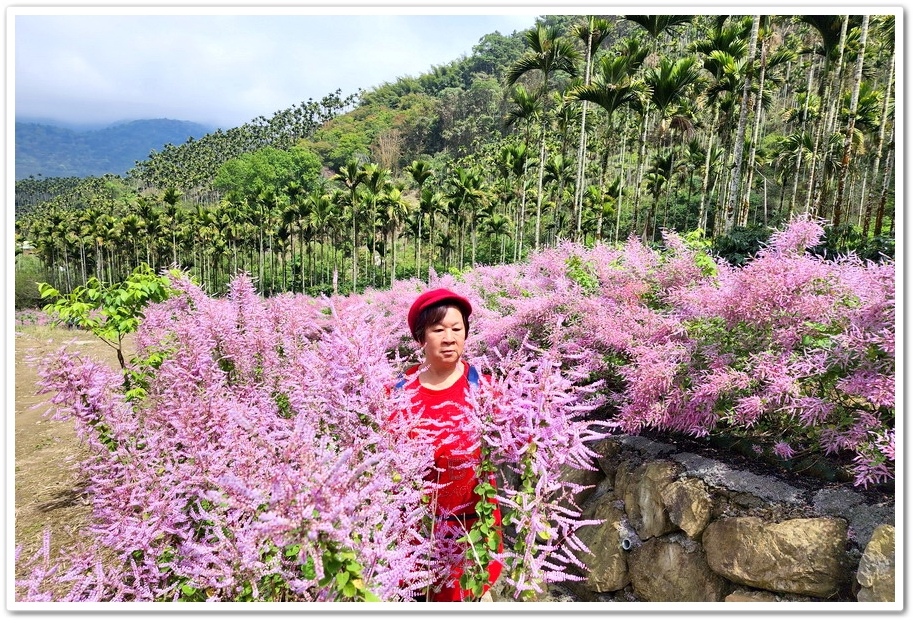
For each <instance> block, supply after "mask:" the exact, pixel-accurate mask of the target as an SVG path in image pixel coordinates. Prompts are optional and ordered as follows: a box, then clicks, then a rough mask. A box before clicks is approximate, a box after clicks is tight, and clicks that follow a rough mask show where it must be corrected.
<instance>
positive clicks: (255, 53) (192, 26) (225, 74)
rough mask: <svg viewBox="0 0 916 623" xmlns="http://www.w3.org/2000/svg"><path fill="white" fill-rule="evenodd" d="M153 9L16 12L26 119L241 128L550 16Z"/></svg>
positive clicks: (389, 78)
mask: <svg viewBox="0 0 916 623" xmlns="http://www.w3.org/2000/svg"><path fill="white" fill-rule="evenodd" d="M26 10H27V11H30V12H33V11H36V10H37V9H34V8H30V9H26ZM69 10H71V11H73V10H76V9H69ZM81 10H82V12H84V13H85V12H86V11H91V9H81ZM147 10H149V9H147ZM152 10H153V11H158V12H159V13H160V14H158V15H150V14H140V13H139V12H138V11H140V10H139V9H134V10H133V12H132V13H131V14H126V15H102V14H95V15H93V14H83V15H78V14H59V13H60V12H61V11H60V9H58V10H57V11H56V12H57V13H58V14H55V10H54V9H44V10H43V11H47V13H45V14H41V15H25V14H17V15H15V16H14V17H13V19H15V23H14V28H15V32H14V34H15V44H14V49H13V53H14V55H15V56H14V59H15V83H14V86H15V115H16V118H17V119H23V118H48V119H56V120H60V121H63V122H67V123H112V122H117V121H123V120H130V119H147V118H160V117H167V118H171V119H181V120H187V121H195V122H200V123H205V124H212V125H218V126H221V127H224V128H228V127H234V126H238V125H241V124H243V123H245V122H248V121H251V120H252V119H254V118H255V117H257V116H259V115H264V116H267V117H269V116H270V115H272V114H273V113H274V112H277V111H279V110H282V109H285V108H289V107H291V106H294V105H296V104H298V103H300V102H303V101H306V100H308V99H309V98H311V99H315V100H319V99H321V98H322V97H324V96H325V95H327V94H329V93H332V92H333V91H335V90H336V89H338V88H339V89H341V90H342V93H343V95H348V94H351V93H356V92H357V91H358V90H359V89H361V88H363V89H371V88H373V87H377V86H380V85H381V84H384V83H385V82H394V81H395V80H397V79H398V78H400V77H405V76H419V75H420V74H422V73H425V72H427V71H429V70H430V69H431V68H432V67H433V66H435V65H443V64H446V63H448V62H450V61H453V60H456V59H457V58H459V57H460V56H462V55H470V54H471V52H472V49H473V47H474V46H475V45H476V44H477V43H478V42H479V41H480V38H481V37H483V36H484V35H486V34H489V33H492V32H497V31H498V32H500V33H501V34H503V35H509V34H512V33H513V32H515V31H522V30H526V29H527V28H530V27H531V26H532V25H533V24H534V22H535V19H536V16H537V15H538V13H537V11H536V10H535V9H518V8H514V9H513V8H510V9H509V10H510V11H511V12H510V13H502V14H489V15H486V14H480V13H481V12H486V11H487V10H488V9H485V8H484V9H478V10H477V11H478V13H477V14H469V13H470V11H473V9H461V8H458V9H457V11H459V12H461V11H463V12H464V13H466V14H463V15H455V14H448V15H443V14H439V15H436V14H423V13H424V9H422V8H421V9H410V8H407V9H399V11H400V12H401V13H402V14H397V13H394V12H392V11H394V9H387V10H386V9H378V8H375V9H373V8H369V9H355V8H349V9H343V10H337V11H336V13H337V14H336V15H334V14H328V11H331V10H332V9H324V11H325V14H323V15H322V14H316V13H315V11H316V9H300V10H299V13H298V14H289V12H290V11H291V10H292V11H295V9H286V10H285V13H286V14H283V15H279V14H274V15H269V14H264V10H259V13H260V14H239V11H238V10H234V11H233V10H231V9H223V10H221V11H220V10H214V9H209V12H210V14H206V15H199V14H198V15H192V14H189V13H185V14H174V13H176V12H179V11H183V10H185V11H186V10H187V9H181V8H178V9H175V8H171V9H168V8H154V9H152ZM542 10H543V9H542ZM24 11H25V10H24ZM230 11H232V12H230ZM306 11H307V12H306ZM108 12H111V11H110V10H109V11H108ZM164 12H170V13H172V14H163V13H164ZM405 12H410V13H412V14H403V13H405ZM427 12H428V10H427ZM8 18H9V15H8Z"/></svg>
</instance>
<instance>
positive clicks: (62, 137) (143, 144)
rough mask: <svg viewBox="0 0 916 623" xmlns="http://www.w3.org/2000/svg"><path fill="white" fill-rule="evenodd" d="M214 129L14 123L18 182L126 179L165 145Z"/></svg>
mask: <svg viewBox="0 0 916 623" xmlns="http://www.w3.org/2000/svg"><path fill="white" fill-rule="evenodd" d="M212 130H213V128H211V127H207V126H204V125H201V124H199V123H193V122H190V121H177V120H175V119H144V120H140V121H130V122H128V123H120V124H116V125H112V126H109V127H106V128H102V129H98V130H87V131H76V130H71V129H68V128H62V127H56V126H54V125H49V124H42V123H24V122H18V121H17V122H16V179H17V180H23V179H27V178H29V177H91V176H95V177H98V176H102V175H105V174H108V173H114V174H119V175H123V174H126V173H127V172H128V171H130V170H131V169H132V168H134V166H136V164H137V162H138V161H140V160H145V159H146V158H148V157H149V155H150V152H152V151H153V150H155V149H160V148H161V147H162V145H165V144H167V143H183V142H185V141H187V140H188V139H193V138H200V137H202V136H204V135H206V134H207V133H209V132H211V131H212Z"/></svg>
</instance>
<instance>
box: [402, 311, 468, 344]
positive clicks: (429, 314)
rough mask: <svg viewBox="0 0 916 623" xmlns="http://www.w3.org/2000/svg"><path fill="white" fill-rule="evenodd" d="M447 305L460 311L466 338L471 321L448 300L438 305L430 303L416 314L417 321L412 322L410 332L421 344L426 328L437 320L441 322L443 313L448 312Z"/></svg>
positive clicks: (443, 316)
mask: <svg viewBox="0 0 916 623" xmlns="http://www.w3.org/2000/svg"><path fill="white" fill-rule="evenodd" d="M449 307H454V308H455V309H457V310H458V311H459V312H460V313H461V319H462V320H464V337H465V339H467V337H468V333H469V332H470V330H471V321H470V319H469V318H468V315H467V314H466V313H465V312H464V310H463V309H461V308H460V307H459V306H458V305H455V304H454V303H450V302H448V301H444V302H442V303H439V304H438V305H430V306H429V307H426V308H424V309H422V310H421V311H420V313H419V314H417V321H416V323H415V324H414V327H413V333H412V335H413V339H415V340H416V341H417V342H419V343H420V344H422V343H423V339H424V338H425V337H426V329H428V328H429V327H431V326H433V325H434V324H436V323H437V322H441V321H442V319H443V318H445V314H446V313H448V308H449Z"/></svg>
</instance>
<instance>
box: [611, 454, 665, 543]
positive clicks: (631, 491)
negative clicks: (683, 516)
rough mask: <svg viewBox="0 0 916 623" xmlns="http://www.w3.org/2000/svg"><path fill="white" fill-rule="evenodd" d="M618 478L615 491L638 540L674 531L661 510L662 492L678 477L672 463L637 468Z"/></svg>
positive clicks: (653, 462) (654, 463)
mask: <svg viewBox="0 0 916 623" xmlns="http://www.w3.org/2000/svg"><path fill="white" fill-rule="evenodd" d="M621 471H622V470H620V469H618V475H617V478H616V481H615V490H616V492H617V494H618V496H619V495H621V494H622V497H623V501H624V504H625V506H626V511H627V517H629V519H630V523H631V524H632V525H633V527H634V528H635V529H636V533H637V534H638V535H639V537H640V538H641V539H648V538H652V537H657V536H661V535H663V534H668V533H669V532H672V531H674V530H675V529H676V526H675V525H674V523H672V521H671V519H670V517H668V510H667V509H666V508H665V502H664V499H663V498H662V490H663V489H664V488H665V487H667V486H668V485H669V484H671V483H672V482H674V479H675V478H676V477H677V475H678V467H677V465H676V464H675V463H672V462H671V461H665V460H657V461H651V462H649V463H646V464H644V465H640V466H639V467H638V468H636V470H635V471H633V472H632V473H624V474H621Z"/></svg>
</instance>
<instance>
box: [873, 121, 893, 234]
mask: <svg viewBox="0 0 916 623" xmlns="http://www.w3.org/2000/svg"><path fill="white" fill-rule="evenodd" d="M891 132H893V127H892V128H891ZM893 153H894V150H893V149H888V150H887V155H886V157H885V161H884V179H883V180H882V182H881V200H880V201H878V211H877V213H876V214H875V230H874V234H873V235H874V236H880V235H881V230H882V229H883V228H884V206H885V205H886V204H887V192H888V188H889V187H890V180H891V171H892V170H893V166H892V164H893V162H894V159H893Z"/></svg>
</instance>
